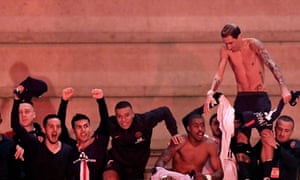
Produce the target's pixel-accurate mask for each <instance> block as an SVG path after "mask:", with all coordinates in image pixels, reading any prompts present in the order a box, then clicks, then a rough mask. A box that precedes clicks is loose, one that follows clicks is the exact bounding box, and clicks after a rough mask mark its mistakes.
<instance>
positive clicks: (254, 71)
mask: <svg viewBox="0 0 300 180" xmlns="http://www.w3.org/2000/svg"><path fill="white" fill-rule="evenodd" d="M225 51H226V53H227V55H228V56H229V59H228V61H229V63H230V65H231V68H232V70H233V72H234V75H235V78H236V82H237V90H238V92H245V91H263V90H264V64H263V62H262V60H260V58H259V56H258V55H257V53H256V52H255V51H254V49H253V48H252V47H250V43H249V40H248V39H246V40H243V46H242V47H241V49H240V50H239V51H236V52H232V51H229V50H225Z"/></svg>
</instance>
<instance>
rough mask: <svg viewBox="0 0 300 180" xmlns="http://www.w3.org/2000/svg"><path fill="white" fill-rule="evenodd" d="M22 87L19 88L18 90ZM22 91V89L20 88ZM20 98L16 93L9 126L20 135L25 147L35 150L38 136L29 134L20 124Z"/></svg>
mask: <svg viewBox="0 0 300 180" xmlns="http://www.w3.org/2000/svg"><path fill="white" fill-rule="evenodd" d="M20 89H22V88H19V90H20ZM20 91H22V90H20ZM20 103H21V100H20V99H19V97H18V96H17V95H15V97H14V102H13V107H12V111H11V123H10V124H11V128H12V129H13V131H14V132H15V133H16V134H17V136H18V137H20V139H21V141H22V142H23V144H24V146H25V147H26V148H30V149H31V150H35V144H36V143H40V142H39V140H38V137H36V136H34V135H33V134H29V133H28V132H27V131H26V129H25V128H24V127H23V126H22V125H21V124H20V119H19V106H20Z"/></svg>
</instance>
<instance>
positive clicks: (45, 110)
mask: <svg viewBox="0 0 300 180" xmlns="http://www.w3.org/2000/svg"><path fill="white" fill-rule="evenodd" d="M31 68H32V69H33V68H36V67H28V66H27V65H26V64H24V63H23V62H16V63H14V64H13V65H12V66H11V67H10V69H9V75H10V78H11V80H12V85H13V87H17V86H18V85H19V84H20V83H21V82H22V81H23V80H24V79H26V78H27V77H28V76H31V77H33V78H36V79H41V80H43V81H45V82H46V83H47V85H48V91H47V92H46V93H45V94H44V95H43V96H42V97H40V98H33V99H32V101H33V104H34V107H35V112H36V116H37V118H36V120H35V121H36V122H38V123H39V124H40V125H42V121H43V118H44V117H45V116H46V115H47V114H49V113H57V111H58V107H54V105H53V104H52V102H51V101H50V98H49V97H47V94H49V92H50V93H51V94H53V93H54V86H53V84H52V82H51V81H50V80H49V79H48V78H47V77H44V76H40V75H35V74H32V73H31V71H30V69H31ZM11 92H12V94H13V89H12V90H11ZM12 100H13V99H12V98H9V99H8V100H6V101H3V103H2V104H1V105H0V109H1V111H3V110H5V111H7V112H2V114H3V113H7V114H9V115H8V116H7V117H10V110H11V108H12V107H10V106H11V104H12V102H10V101H12ZM6 121H7V123H8V122H9V121H10V120H9V119H8V120H6ZM8 127H9V126H8ZM9 129H10V128H9Z"/></svg>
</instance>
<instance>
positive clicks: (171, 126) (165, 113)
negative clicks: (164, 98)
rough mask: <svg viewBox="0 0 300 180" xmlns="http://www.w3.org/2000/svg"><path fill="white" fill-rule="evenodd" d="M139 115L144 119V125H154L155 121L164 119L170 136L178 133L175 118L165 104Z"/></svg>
mask: <svg viewBox="0 0 300 180" xmlns="http://www.w3.org/2000/svg"><path fill="white" fill-rule="evenodd" d="M141 116H142V118H143V119H144V120H145V125H146V126H150V127H155V126H156V125H157V123H159V122H161V121H165V124H166V126H167V129H168V131H169V132H170V134H171V135H172V136H174V135H177V134H178V130H177V124H176V120H175V118H174V116H173V114H172V112H171V111H170V109H169V108H168V107H166V106H162V107H159V108H156V109H154V110H152V111H149V112H146V113H144V114H142V115H141Z"/></svg>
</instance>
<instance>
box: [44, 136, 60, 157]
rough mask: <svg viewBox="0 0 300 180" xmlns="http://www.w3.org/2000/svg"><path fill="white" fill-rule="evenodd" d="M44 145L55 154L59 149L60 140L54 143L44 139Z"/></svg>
mask: <svg viewBox="0 0 300 180" xmlns="http://www.w3.org/2000/svg"><path fill="white" fill-rule="evenodd" d="M45 145H46V147H47V148H48V149H49V151H51V152H52V153H53V154H56V153H57V152H59V151H60V150H61V142H60V141H57V142H56V143H51V142H49V140H47V139H46V141H45Z"/></svg>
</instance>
